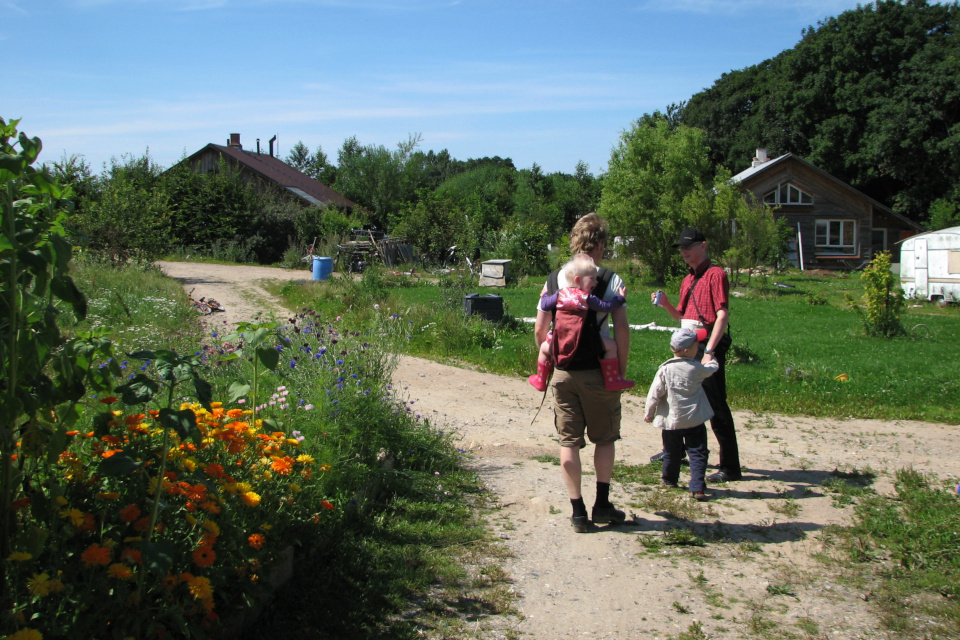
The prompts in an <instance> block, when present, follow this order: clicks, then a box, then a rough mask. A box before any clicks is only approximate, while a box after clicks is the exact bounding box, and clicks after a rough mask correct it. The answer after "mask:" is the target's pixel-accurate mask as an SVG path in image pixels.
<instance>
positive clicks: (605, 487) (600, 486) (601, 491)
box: [593, 482, 613, 508]
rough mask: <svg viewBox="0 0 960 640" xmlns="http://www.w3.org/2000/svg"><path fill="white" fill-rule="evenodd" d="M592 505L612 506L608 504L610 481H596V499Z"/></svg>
mask: <svg viewBox="0 0 960 640" xmlns="http://www.w3.org/2000/svg"><path fill="white" fill-rule="evenodd" d="M593 506H594V507H601V508H603V507H612V506H613V505H612V504H610V483H609V482H598V483H597V501H596V503H594V505H593Z"/></svg>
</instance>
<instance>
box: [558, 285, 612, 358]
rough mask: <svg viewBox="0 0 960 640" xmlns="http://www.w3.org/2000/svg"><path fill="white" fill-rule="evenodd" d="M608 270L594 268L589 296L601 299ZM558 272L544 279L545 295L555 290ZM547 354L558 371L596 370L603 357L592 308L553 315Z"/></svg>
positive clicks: (597, 325) (595, 316)
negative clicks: (593, 282)
mask: <svg viewBox="0 0 960 640" xmlns="http://www.w3.org/2000/svg"><path fill="white" fill-rule="evenodd" d="M612 273H613V272H612V271H610V270H609V269H605V268H602V267H601V268H599V269H597V286H596V288H595V289H594V290H593V295H595V296H597V297H598V298H600V299H601V300H602V299H603V296H604V294H605V293H606V292H607V286H608V285H609V284H610V276H611V275H612ZM558 276H559V272H557V271H554V272H553V273H551V274H550V276H549V277H548V278H547V292H548V293H550V294H553V293H556V292H557V291H559V289H560V286H559V282H558ZM550 354H551V356H552V358H553V363H554V366H555V367H556V368H558V369H562V370H565V371H566V370H570V371H576V370H581V369H596V368H597V367H598V366H599V361H600V357H601V356H602V355H603V342H602V341H601V340H600V324H599V323H598V322H597V312H596V311H594V310H593V309H586V310H580V311H560V312H557V311H554V312H553V340H552V341H551V343H550Z"/></svg>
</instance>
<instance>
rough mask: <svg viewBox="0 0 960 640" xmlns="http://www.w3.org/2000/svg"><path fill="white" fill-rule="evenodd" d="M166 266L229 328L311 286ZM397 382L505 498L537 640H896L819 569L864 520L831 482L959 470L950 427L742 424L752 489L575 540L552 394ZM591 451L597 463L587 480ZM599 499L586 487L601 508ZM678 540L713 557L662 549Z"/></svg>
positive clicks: (490, 381) (500, 528) (627, 439)
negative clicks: (691, 538)
mask: <svg viewBox="0 0 960 640" xmlns="http://www.w3.org/2000/svg"><path fill="white" fill-rule="evenodd" d="M160 266H161V268H162V269H163V271H164V272H165V273H167V274H168V275H169V276H170V277H173V278H176V279H178V280H180V281H181V282H183V284H184V288H185V289H187V290H189V289H191V288H195V289H196V290H195V291H194V295H195V296H201V295H202V296H207V297H213V298H215V299H216V300H218V301H220V302H221V303H222V304H224V306H226V308H227V311H226V313H224V314H217V319H216V322H219V323H223V322H227V323H231V322H237V321H240V320H250V319H253V317H254V316H255V315H257V314H258V313H262V311H263V310H264V309H274V310H276V311H277V317H282V315H283V310H282V309H281V308H279V307H278V303H277V302H276V301H275V300H272V299H271V298H270V296H269V295H268V294H267V293H266V291H264V290H263V289H262V288H261V287H260V286H258V284H257V282H258V281H260V280H263V279H280V280H309V279H310V273H309V272H306V271H304V272H291V271H288V270H284V269H269V268H263V267H226V266H220V265H195V264H190V263H169V262H165V263H161V264H160ZM318 286H323V284H322V283H318ZM394 381H395V383H396V384H397V385H400V386H402V387H403V388H404V389H405V393H407V394H408V395H409V399H410V400H413V401H414V406H415V407H417V410H418V412H419V413H421V414H422V415H423V416H424V417H426V418H428V419H429V420H431V421H432V422H433V423H434V424H437V425H439V426H441V428H445V429H453V430H455V431H456V432H457V433H458V434H459V438H460V440H461V442H462V448H464V449H466V450H467V451H469V452H470V454H471V462H470V464H471V465H472V466H473V467H474V468H475V469H476V470H477V471H478V472H479V474H480V475H481V477H482V478H483V480H484V482H485V483H486V485H487V486H488V487H489V488H490V489H491V490H492V491H493V492H494V493H495V494H496V495H497V496H498V499H499V501H500V504H501V509H500V511H499V513H498V515H497V516H496V517H494V518H493V519H492V525H491V526H492V527H493V528H494V531H495V532H496V534H497V535H499V536H500V537H501V538H502V539H503V540H504V542H505V544H506V545H507V546H508V547H509V548H510V550H511V551H512V552H513V554H514V556H513V557H512V558H510V559H508V560H507V561H506V565H505V569H506V570H507V571H508V572H509V573H510V574H511V576H512V578H513V581H514V583H513V586H514V589H515V590H516V592H517V593H518V595H519V596H520V599H519V600H518V604H517V607H518V609H519V610H520V611H521V613H522V614H523V615H522V618H521V620H520V622H519V627H518V630H519V631H520V632H521V633H522V634H523V637H526V638H534V639H537V640H560V639H568V638H569V639H573V638H611V639H613V638H617V639H633V638H637V639H640V638H667V637H669V636H674V637H676V636H677V635H678V634H679V633H681V632H686V631H688V630H690V629H691V628H692V627H691V625H695V624H697V623H699V624H701V625H702V629H703V632H704V633H705V634H706V637H709V638H712V639H731V640H732V639H734V638H736V639H739V638H742V637H743V636H744V635H754V636H756V637H793V638H831V639H836V640H855V639H867V638H871V639H872V638H888V637H889V638H893V637H894V636H893V635H890V634H888V633H886V632H885V631H883V630H882V628H881V627H880V626H879V621H878V615H877V612H876V611H875V610H874V607H873V605H872V604H871V594H870V593H869V592H862V591H858V590H856V589H854V588H852V587H850V586H848V585H847V584H845V583H844V582H842V581H841V580H839V579H838V577H837V576H835V575H833V574H832V573H831V570H830V568H829V567H828V566H826V565H824V564H822V563H821V562H819V561H818V560H816V559H814V557H813V556H814V554H816V553H819V552H820V551H822V550H823V542H822V540H821V531H822V530H823V528H824V527H825V526H827V525H830V524H843V523H846V522H848V521H849V518H850V516H851V514H852V507H850V506H845V507H840V506H837V505H836V504H835V502H834V500H833V499H832V497H831V495H830V494H828V493H826V492H825V491H824V490H823V488H822V484H823V481H824V480H825V479H827V478H829V477H832V476H831V472H832V471H834V470H835V469H838V468H840V469H841V470H844V469H847V470H849V469H852V468H858V469H861V470H862V469H865V468H867V467H869V468H870V469H872V470H873V471H874V472H876V473H877V479H876V481H875V483H874V485H873V486H874V487H875V488H876V489H877V490H878V491H881V492H889V491H891V490H892V481H891V476H892V474H893V472H894V471H895V470H897V469H900V468H903V467H905V466H912V467H913V468H915V469H917V470H919V471H925V472H927V471H929V472H940V471H941V466H942V461H943V460H958V459H960V432H958V429H957V428H956V427H951V426H947V425H940V424H927V423H919V422H882V421H874V420H827V419H808V418H791V417H784V416H777V415H763V416H758V415H754V414H751V413H746V412H735V419H736V422H737V427H738V433H739V441H740V449H741V460H743V462H744V464H745V465H746V471H745V472H744V479H743V481H740V482H736V483H731V484H729V485H716V486H711V487H710V488H709V491H710V492H711V493H712V494H713V499H712V500H711V501H709V502H707V503H702V504H700V503H695V502H692V501H690V500H689V499H688V498H687V497H686V494H685V493H684V492H682V491H679V492H678V491H673V492H670V491H667V490H664V489H660V488H658V487H654V488H649V487H641V486H638V485H633V484H620V483H616V482H615V483H614V486H613V489H612V496H611V499H612V500H613V501H614V502H615V503H616V504H617V505H618V506H619V507H620V508H624V509H625V510H626V511H627V513H628V519H627V522H626V523H625V524H623V525H620V526H612V527H607V526H603V527H594V528H592V529H591V530H590V531H589V532H588V533H587V534H575V533H574V532H573V531H572V529H571V527H570V525H569V523H568V518H567V517H568V515H569V513H568V512H569V509H570V504H569V500H568V499H567V497H566V494H565V490H564V488H563V484H562V482H561V478H560V472H559V467H558V466H556V465H555V464H553V463H552V462H551V461H550V460H547V461H546V462H540V461H537V460H535V459H534V457H535V456H556V455H557V449H558V448H557V446H556V443H555V440H554V436H553V421H552V414H551V412H550V410H549V399H548V401H547V404H546V405H545V407H544V410H543V411H541V412H540V414H539V416H537V418H536V419H535V420H534V415H535V413H536V409H537V406H538V405H539V403H540V399H541V394H539V393H537V392H536V391H535V390H533V389H532V388H531V387H530V386H529V385H527V383H526V381H525V380H523V379H519V378H511V377H506V376H497V375H491V374H486V373H479V372H476V371H469V370H464V369H459V368H455V367H452V366H447V365H444V364H440V363H435V362H431V361H427V360H423V359H419V358H412V357H405V358H402V359H401V361H400V365H399V367H398V370H397V371H396V373H395V376H394ZM642 407H643V399H642V398H641V397H639V396H636V395H626V394H625V395H624V412H623V414H624V421H623V426H622V433H623V436H624V439H623V440H622V441H621V442H620V443H618V451H617V460H618V464H619V465H640V464H643V463H645V462H646V461H647V459H648V458H649V456H650V455H651V454H652V453H654V452H656V451H657V450H658V449H659V437H658V433H657V432H656V430H655V429H653V428H652V427H650V426H648V425H647V424H645V423H644V422H643V421H642ZM531 421H532V422H531ZM710 442H711V444H713V445H715V441H714V440H713V436H712V435H711V436H710ZM591 451H592V450H591V449H590V448H588V449H586V450H585V451H584V453H585V456H584V463H585V464H584V471H585V473H586V474H591V473H592V466H591V459H590V452H591ZM711 461H712V462H715V455H714V457H713V458H712V459H711ZM683 481H684V476H683V475H681V482H683ZM593 489H594V488H593V485H592V482H591V477H590V475H586V476H585V482H584V494H585V495H584V498H585V501H586V502H587V504H588V506H589V505H590V504H591V503H592V501H593V495H594V490H593ZM678 511H679V512H681V513H682V517H677V515H678V514H677V513H676V512H678ZM674 529H681V530H689V531H692V532H693V533H695V534H697V535H698V536H699V537H700V538H701V539H703V540H705V541H706V543H705V544H703V545H702V546H676V545H666V544H664V545H661V546H660V547H659V548H656V546H657V543H663V542H667V541H668V538H665V537H664V534H665V532H668V531H670V530H674ZM644 543H646V544H644ZM919 622H921V623H922V622H923V621H922V620H920V621H919Z"/></svg>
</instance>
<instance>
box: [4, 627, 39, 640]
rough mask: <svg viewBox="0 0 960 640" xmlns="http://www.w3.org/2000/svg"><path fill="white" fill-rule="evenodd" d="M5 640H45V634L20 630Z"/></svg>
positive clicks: (31, 630)
mask: <svg viewBox="0 0 960 640" xmlns="http://www.w3.org/2000/svg"><path fill="white" fill-rule="evenodd" d="M4 640H43V634H42V633H40V632H39V631H37V630H36V629H20V631H16V632H14V633H11V634H10V635H8V636H7V637H6V638H4Z"/></svg>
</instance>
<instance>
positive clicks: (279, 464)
mask: <svg viewBox="0 0 960 640" xmlns="http://www.w3.org/2000/svg"><path fill="white" fill-rule="evenodd" d="M270 468H271V469H273V470H274V471H276V472H277V473H279V474H280V475H282V476H285V475H287V474H289V473H290V472H291V471H292V470H293V458H291V457H290V456H283V457H282V458H279V457H277V458H274V459H273V464H271V465H270Z"/></svg>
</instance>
